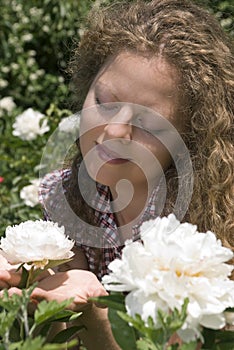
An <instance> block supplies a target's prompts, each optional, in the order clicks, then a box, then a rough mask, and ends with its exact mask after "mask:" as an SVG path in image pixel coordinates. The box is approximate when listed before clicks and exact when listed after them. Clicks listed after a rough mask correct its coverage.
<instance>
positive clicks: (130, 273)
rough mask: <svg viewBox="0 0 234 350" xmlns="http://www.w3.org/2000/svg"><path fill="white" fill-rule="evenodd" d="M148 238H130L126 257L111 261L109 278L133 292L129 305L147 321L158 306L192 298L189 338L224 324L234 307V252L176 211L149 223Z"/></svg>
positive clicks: (111, 284)
mask: <svg viewBox="0 0 234 350" xmlns="http://www.w3.org/2000/svg"><path fill="white" fill-rule="evenodd" d="M141 239H142V242H131V241H128V242H127V244H126V245H125V247H124V248H123V255H122V259H121V260H114V261H113V262H111V263H110V265H109V269H110V270H111V271H112V272H111V273H110V274H109V275H107V276H104V277H103V283H104V284H105V287H106V288H107V289H109V290H112V291H128V292H130V293H129V294H128V296H127V297H126V300H125V301H126V308H127V310H128V313H129V314H130V315H131V316H133V315H134V314H136V313H140V314H141V315H142V317H143V319H144V320H145V321H147V319H148V317H149V316H151V317H152V318H153V319H154V320H156V318H157V317H156V316H157V310H158V308H161V309H163V310H166V309H167V308H168V310H173V309H174V308H177V309H179V310H180V309H181V307H182V305H183V302H184V299H185V298H188V299H189V304H188V308H187V319H186V322H185V324H184V326H183V329H182V330H181V331H179V334H180V336H181V338H182V339H183V340H184V341H189V340H191V339H193V338H195V337H200V332H199V329H200V326H205V327H208V328H211V329H220V328H222V327H223V326H224V325H225V316H224V311H225V309H226V308H228V307H233V306H234V281H231V280H230V279H229V278H228V276H229V275H230V273H231V271H232V269H233V267H232V266H231V265H228V264H226V263H225V262H227V261H228V260H230V259H231V258H232V257H233V253H232V251H231V250H230V249H228V248H225V247H223V246H222V245H221V242H220V240H217V239H216V237H215V235H214V233H212V232H209V231H208V232H206V233H200V232H197V227H196V226H194V225H191V224H189V223H183V224H180V222H179V221H178V220H177V219H176V218H175V216H174V215H173V214H171V215H169V216H168V217H164V218H157V219H155V220H150V221H148V222H145V223H143V225H142V226H141Z"/></svg>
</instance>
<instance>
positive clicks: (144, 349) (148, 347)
mask: <svg viewBox="0 0 234 350" xmlns="http://www.w3.org/2000/svg"><path fill="white" fill-rule="evenodd" d="M159 349H160V348H159V347H157V346H156V345H155V344H154V343H152V341H151V340H150V339H146V338H145V339H139V340H138V341H137V350H159Z"/></svg>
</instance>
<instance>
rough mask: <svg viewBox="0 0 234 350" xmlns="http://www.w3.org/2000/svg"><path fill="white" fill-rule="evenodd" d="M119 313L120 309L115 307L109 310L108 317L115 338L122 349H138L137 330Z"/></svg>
mask: <svg viewBox="0 0 234 350" xmlns="http://www.w3.org/2000/svg"><path fill="white" fill-rule="evenodd" d="M118 313H119V311H117V310H114V309H109V310H108V317H109V321H110V324H111V329H112V333H113V335H114V337H115V340H116V342H117V343H118V344H119V346H120V347H121V349H122V350H136V349H137V348H136V336H135V331H134V329H133V327H130V326H129V324H128V323H127V322H125V321H124V320H123V319H122V318H121V317H120V316H119V314H118Z"/></svg>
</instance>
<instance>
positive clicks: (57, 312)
mask: <svg viewBox="0 0 234 350" xmlns="http://www.w3.org/2000/svg"><path fill="white" fill-rule="evenodd" d="M34 288H35V285H34V286H31V287H30V288H29V289H23V290H22V294H21V295H18V294H13V295H12V296H9V294H8V292H7V291H6V290H5V291H4V294H3V297H2V298H1V299H0V324H1V327H0V349H1V348H2V349H10V350H14V349H15V350H16V349H17V350H26V349H27V350H29V349H30V350H37V349H38V350H39V349H40V350H41V349H43V350H57V349H58V350H62V349H64V350H65V349H67V348H70V347H72V346H74V345H75V344H76V343H77V341H76V340H71V341H69V339H70V338H71V337H72V336H74V335H75V334H77V332H79V331H80V330H81V329H82V328H83V327H81V326H73V327H70V328H68V329H66V330H63V331H61V332H60V333H58V334H57V335H56V336H55V337H54V339H52V340H51V341H48V334H50V330H51V328H52V325H53V323H54V322H71V321H73V320H75V319H77V318H78V317H79V316H80V315H81V314H82V313H76V312H73V311H70V310H67V309H66V308H67V307H68V305H69V304H70V303H71V301H72V300H71V299H69V300H66V301H64V302H62V303H58V302H56V301H54V300H53V301H49V302H48V301H45V300H44V301H41V302H40V303H39V304H38V305H37V309H36V311H35V312H34V313H33V312H32V313H31V315H30V314H29V312H28V310H29V309H30V307H31V308H32V300H31V293H32V291H33V289H34Z"/></svg>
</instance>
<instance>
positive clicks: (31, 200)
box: [20, 179, 41, 207]
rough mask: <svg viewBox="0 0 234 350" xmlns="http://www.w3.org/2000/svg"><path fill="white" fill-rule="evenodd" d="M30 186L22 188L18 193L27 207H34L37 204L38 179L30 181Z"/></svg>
mask: <svg viewBox="0 0 234 350" xmlns="http://www.w3.org/2000/svg"><path fill="white" fill-rule="evenodd" d="M30 182H31V185H28V186H24V187H23V188H22V190H21V191H20V198H21V199H23V201H24V203H25V204H26V205H28V206H29V207H35V205H37V204H38V203H39V198H38V190H39V186H40V182H41V180H40V179H34V180H31V181H30Z"/></svg>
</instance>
